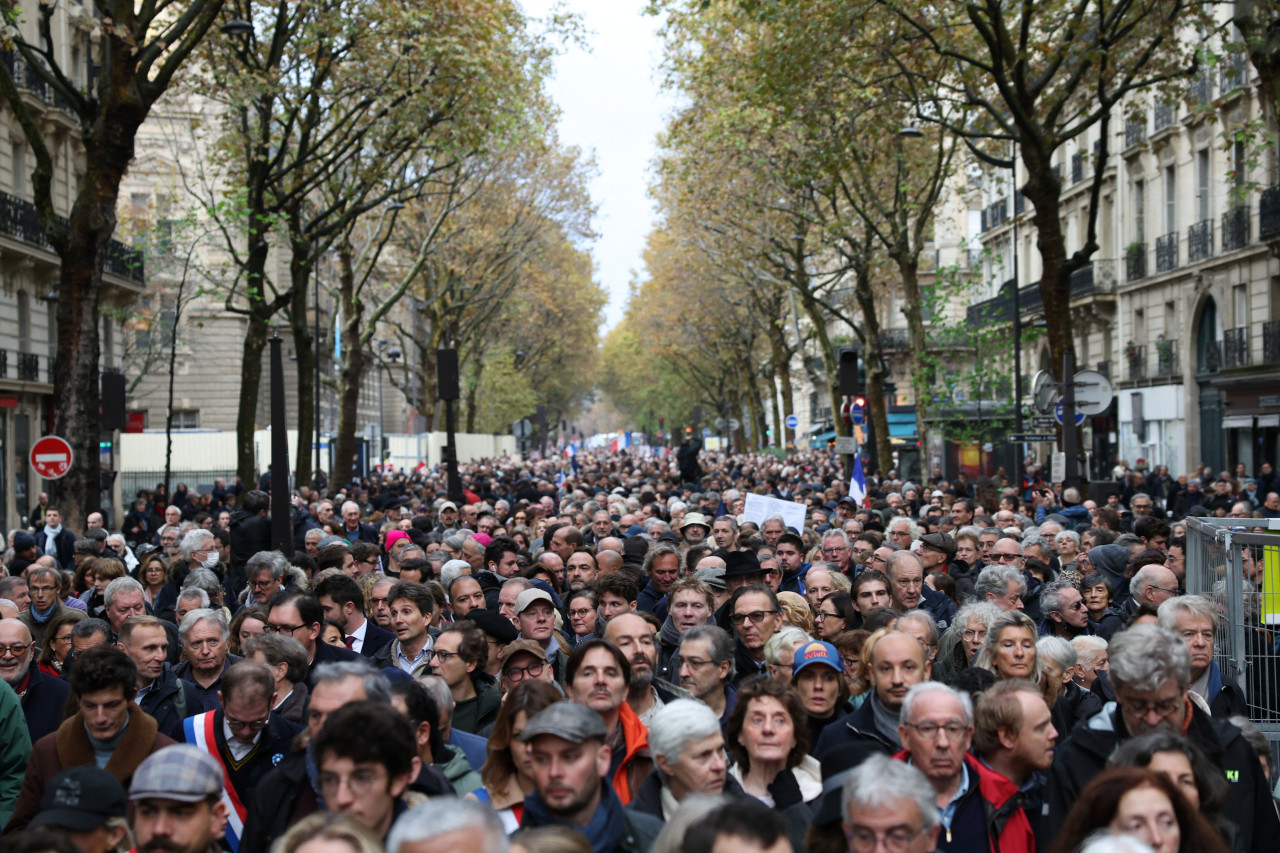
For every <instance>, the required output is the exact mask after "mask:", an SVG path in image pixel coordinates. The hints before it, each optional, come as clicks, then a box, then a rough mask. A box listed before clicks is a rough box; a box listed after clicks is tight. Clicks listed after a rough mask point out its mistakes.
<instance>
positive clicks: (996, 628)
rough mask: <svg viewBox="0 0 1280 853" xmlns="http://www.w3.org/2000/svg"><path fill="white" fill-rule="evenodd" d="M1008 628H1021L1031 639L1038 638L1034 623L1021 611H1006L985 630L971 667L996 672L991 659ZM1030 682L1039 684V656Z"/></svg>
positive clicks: (1032, 670) (1037, 630)
mask: <svg viewBox="0 0 1280 853" xmlns="http://www.w3.org/2000/svg"><path fill="white" fill-rule="evenodd" d="M1009 628H1022V629H1023V630H1025V631H1029V632H1031V639H1032V640H1035V639H1036V638H1037V637H1038V636H1039V633H1040V631H1039V629H1038V628H1037V626H1036V623H1035V621H1034V620H1033V619H1032V618H1031V617H1030V616H1028V615H1027V614H1026V613H1024V612H1023V611H1021V610H1006V611H1004V612H1003V613H1001V614H1000V615H999V616H997V617H996V621H994V622H992V623H991V627H990V628H988V629H987V640H986V642H985V643H983V644H982V648H981V649H979V650H978V657H977V658H976V659H975V660H974V662H973V665H974V666H975V667H977V668H978V669H988V670H991V671H992V672H995V671H996V668H995V665H994V663H993V662H992V658H994V657H995V648H996V643H998V642H1000V636H1001V635H1002V634H1003V633H1004V632H1005V631H1006V630H1008V629H1009ZM1029 680H1030V681H1034V682H1036V683H1039V682H1040V655H1038V654H1037V655H1036V660H1035V665H1034V666H1033V667H1032V669H1031V676H1030V678H1029Z"/></svg>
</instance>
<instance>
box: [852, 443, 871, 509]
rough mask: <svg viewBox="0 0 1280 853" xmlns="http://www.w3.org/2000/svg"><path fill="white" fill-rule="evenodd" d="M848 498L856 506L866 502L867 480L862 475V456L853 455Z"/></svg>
mask: <svg viewBox="0 0 1280 853" xmlns="http://www.w3.org/2000/svg"><path fill="white" fill-rule="evenodd" d="M849 497H851V498H853V502H854V503H856V504H857V505H858V506H863V505H865V503H866V500H867V478H866V477H865V476H863V473H862V454H860V453H855V454H853V476H852V477H851V478H850V479H849Z"/></svg>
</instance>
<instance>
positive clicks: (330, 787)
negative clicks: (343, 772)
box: [320, 770, 383, 799]
mask: <svg viewBox="0 0 1280 853" xmlns="http://www.w3.org/2000/svg"><path fill="white" fill-rule="evenodd" d="M382 778H383V775H382V773H380V772H378V771H376V770H357V771H356V772H355V773H352V774H351V775H350V776H348V777H347V778H346V780H345V781H346V783H347V790H348V791H350V792H351V794H352V796H356V797H363V796H364V795H366V794H368V793H369V792H370V791H372V790H373V786H374V785H375V784H377V783H378V782H379V781H380V780H381V779H382ZM343 781H344V780H343V778H342V777H341V776H339V775H337V774H336V773H321V774H320V793H322V794H324V795H325V797H326V798H330V799H332V798H333V797H334V795H336V794H337V793H338V789H339V788H340V787H341V786H342V783H343Z"/></svg>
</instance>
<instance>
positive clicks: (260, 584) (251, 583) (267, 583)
mask: <svg viewBox="0 0 1280 853" xmlns="http://www.w3.org/2000/svg"><path fill="white" fill-rule="evenodd" d="M275 582H276V580H275V578H267V579H266V580H264V581H255V580H251V581H249V586H251V587H253V588H254V589H266V588H267V587H269V586H271V584H273V583H275Z"/></svg>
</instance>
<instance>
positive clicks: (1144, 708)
mask: <svg viewBox="0 0 1280 853" xmlns="http://www.w3.org/2000/svg"><path fill="white" fill-rule="evenodd" d="M1116 701H1117V702H1118V703H1119V704H1120V707H1122V708H1124V710H1126V711H1128V712H1129V713H1130V714H1136V715H1137V716H1139V717H1145V716H1146V715H1147V714H1150V713H1151V712H1152V711H1155V712H1156V713H1157V714H1159V715H1160V716H1162V717H1167V716H1169V715H1170V714H1172V713H1174V712H1175V711H1178V710H1179V709H1181V708H1182V707H1183V706H1184V705H1185V704H1186V699H1185V698H1184V697H1182V696H1176V697H1174V698H1172V699H1161V700H1159V701H1156V702H1147V701H1145V700H1142V699H1130V698H1121V696H1120V695H1119V694H1118V693H1117V695H1116Z"/></svg>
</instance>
